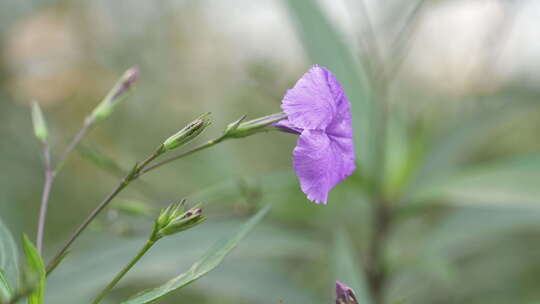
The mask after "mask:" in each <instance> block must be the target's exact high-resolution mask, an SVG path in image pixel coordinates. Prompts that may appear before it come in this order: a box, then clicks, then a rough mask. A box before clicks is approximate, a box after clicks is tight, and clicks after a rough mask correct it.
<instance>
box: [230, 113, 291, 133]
mask: <svg viewBox="0 0 540 304" xmlns="http://www.w3.org/2000/svg"><path fill="white" fill-rule="evenodd" d="M286 117H287V114H285V113H275V114H271V115H268V116H263V117H259V118H256V119H253V120H250V121H246V122H242V121H243V120H244V117H242V118H241V119H239V120H237V121H235V122H233V123H231V124H229V125H228V126H227V128H226V129H225V136H226V137H230V138H240V137H246V136H249V135H252V134H255V133H258V132H263V131H268V130H269V129H268V128H267V127H268V126H270V125H272V124H274V123H276V122H278V121H280V120H282V119H284V118H286Z"/></svg>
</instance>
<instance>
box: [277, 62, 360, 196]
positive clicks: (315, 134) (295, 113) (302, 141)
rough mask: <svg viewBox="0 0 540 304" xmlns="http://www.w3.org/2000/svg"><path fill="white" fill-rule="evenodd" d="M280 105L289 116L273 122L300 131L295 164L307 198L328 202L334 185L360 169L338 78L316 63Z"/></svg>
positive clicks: (294, 158) (294, 131)
mask: <svg viewBox="0 0 540 304" xmlns="http://www.w3.org/2000/svg"><path fill="white" fill-rule="evenodd" d="M281 108H282V109H283V111H284V112H285V114H287V118H286V119H284V120H281V121H279V122H277V123H276V124H275V126H276V127H278V128H281V129H282V130H284V131H286V132H291V133H296V134H300V137H299V138H298V142H297V145H296V148H295V149H294V152H293V167H294V170H295V171H296V175H297V176H298V179H299V180H300V187H301V188H302V191H304V193H305V194H306V195H307V197H308V199H309V200H311V201H314V202H315V203H324V204H326V201H327V199H328V193H329V192H330V190H331V189H332V188H333V187H334V186H335V185H337V184H338V183H340V182H341V181H343V180H344V179H345V178H347V176H349V175H351V174H352V173H353V172H354V170H355V169H356V165H355V153H354V143H353V139H352V122H351V112H350V104H349V101H348V100H347V96H346V95H345V92H344V91H343V88H342V87H341V85H340V84H339V82H338V81H337V79H336V77H335V76H334V75H333V74H332V73H331V72H330V71H329V70H328V69H326V68H324V67H321V66H317V65H316V66H313V67H312V68H311V69H310V70H309V71H308V72H307V73H306V74H304V76H302V78H300V80H298V82H297V83H296V84H295V85H294V88H292V89H290V90H289V91H287V93H286V94H285V97H284V98H283V101H282V104H281Z"/></svg>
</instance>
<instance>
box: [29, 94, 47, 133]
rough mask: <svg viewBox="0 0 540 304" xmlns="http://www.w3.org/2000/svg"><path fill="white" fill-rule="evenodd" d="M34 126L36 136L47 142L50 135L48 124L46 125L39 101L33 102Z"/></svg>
mask: <svg viewBox="0 0 540 304" xmlns="http://www.w3.org/2000/svg"><path fill="white" fill-rule="evenodd" d="M32 124H33V126H34V135H35V136H36V138H38V139H39V140H41V141H43V142H45V141H46V140H47V137H48V135H49V132H48V130H47V124H46V123H45V118H44V116H43V112H42V111H41V107H40V106H39V103H38V102H37V101H33V102H32Z"/></svg>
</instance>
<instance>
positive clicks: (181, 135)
mask: <svg viewBox="0 0 540 304" xmlns="http://www.w3.org/2000/svg"><path fill="white" fill-rule="evenodd" d="M209 115H210V113H206V114H203V115H201V116H199V118H197V119H195V120H194V121H192V122H191V123H190V124H189V125H187V126H185V127H184V128H183V129H182V130H180V131H178V133H176V134H174V135H173V136H171V137H169V138H168V139H167V140H166V141H165V142H164V143H163V147H164V148H165V149H167V150H172V149H175V148H178V147H180V146H182V145H184V144H186V143H188V142H190V141H191V140H192V139H194V138H195V137H197V136H199V134H201V133H202V131H204V129H206V127H208V126H209V125H210V123H211V122H210V119H209V118H208V116H209Z"/></svg>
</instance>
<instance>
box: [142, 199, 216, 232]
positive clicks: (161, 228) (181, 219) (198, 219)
mask: <svg viewBox="0 0 540 304" xmlns="http://www.w3.org/2000/svg"><path fill="white" fill-rule="evenodd" d="M205 220H206V217H205V216H203V215H202V209H201V208H200V207H199V206H195V207H193V208H191V209H189V210H187V211H185V209H184V201H182V202H180V203H176V204H172V205H170V206H169V207H167V208H165V209H164V210H163V211H162V212H161V214H160V215H159V217H158V218H157V220H156V223H155V225H154V232H153V233H152V238H153V239H154V240H158V239H160V238H162V237H164V236H167V235H171V234H175V233H178V232H181V231H184V230H187V229H190V228H192V227H194V226H197V225H199V224H201V223H202V222H204V221H205Z"/></svg>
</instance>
